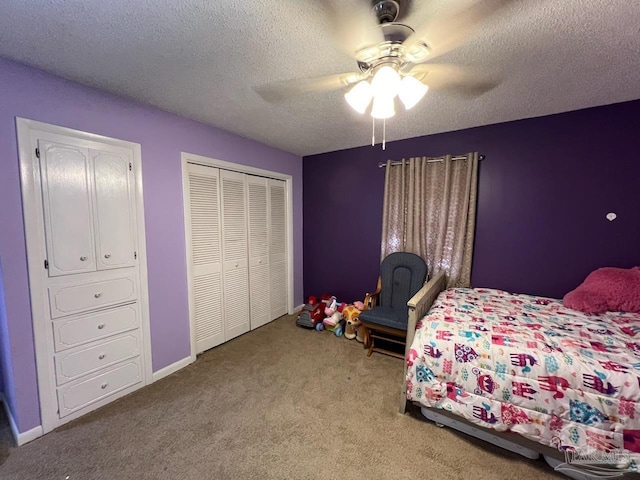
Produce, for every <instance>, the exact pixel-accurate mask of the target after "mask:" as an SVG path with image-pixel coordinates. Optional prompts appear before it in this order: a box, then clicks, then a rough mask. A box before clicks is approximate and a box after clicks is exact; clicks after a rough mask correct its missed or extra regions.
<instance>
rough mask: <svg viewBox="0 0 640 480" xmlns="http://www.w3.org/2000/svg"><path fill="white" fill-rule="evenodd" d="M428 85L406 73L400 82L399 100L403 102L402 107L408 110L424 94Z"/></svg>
mask: <svg viewBox="0 0 640 480" xmlns="http://www.w3.org/2000/svg"><path fill="white" fill-rule="evenodd" d="M427 90H429V87H428V86H427V85H425V84H424V83H422V82H421V81H420V80H418V79H417V78H415V77H412V76H410V75H407V76H406V77H404V78H403V79H402V81H401V82H400V92H399V93H398V95H399V96H400V100H402V103H403V104H404V108H406V109H407V110H410V109H411V108H413V107H414V106H415V105H416V104H417V103H418V102H419V101H420V100H422V97H424V96H425V94H426V93H427Z"/></svg>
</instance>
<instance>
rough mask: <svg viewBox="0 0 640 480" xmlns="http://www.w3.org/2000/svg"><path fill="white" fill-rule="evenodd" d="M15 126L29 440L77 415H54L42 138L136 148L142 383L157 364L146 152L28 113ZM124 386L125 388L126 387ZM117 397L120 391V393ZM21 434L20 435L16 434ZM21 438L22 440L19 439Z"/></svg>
mask: <svg viewBox="0 0 640 480" xmlns="http://www.w3.org/2000/svg"><path fill="white" fill-rule="evenodd" d="M16 129H17V137H18V157H19V160H20V183H21V187H22V213H23V218H24V230H25V240H26V247H27V267H28V273H29V290H30V297H31V318H32V325H33V337H34V348H35V356H36V373H37V377H38V396H39V402H40V422H41V425H40V426H38V427H36V429H37V431H36V429H34V432H33V433H32V434H30V436H29V438H26V439H24V442H22V443H25V442H27V441H31V440H33V439H34V438H37V437H39V436H40V435H42V434H44V433H47V432H49V431H51V430H53V429H54V428H56V427H58V426H60V425H62V424H64V423H66V422H68V421H70V420H72V419H74V418H76V417H78V416H79V415H81V414H82V413H81V412H80V413H79V414H78V415H73V414H72V415H69V416H67V417H64V418H63V419H60V418H58V416H57V415H56V411H57V405H58V400H57V397H56V385H55V381H54V379H55V366H54V365H53V363H54V361H53V358H54V357H53V355H54V346H53V336H52V334H51V324H50V319H49V315H48V314H47V311H48V308H49V305H48V301H47V290H46V279H47V278H48V277H47V271H46V270H45V268H44V260H45V259H46V258H47V250H46V243H45V238H44V237H45V235H44V231H45V230H44V218H43V214H42V189H41V179H40V160H39V158H38V157H37V156H36V148H37V147H38V139H39V138H40V139H42V138H45V139H50V140H53V141H64V138H63V137H72V138H73V139H74V142H77V143H78V144H79V145H82V146H86V147H87V148H96V146H97V147H98V148H99V145H100V144H102V145H104V144H107V145H109V146H111V147H114V148H123V149H127V150H130V151H132V153H133V155H132V159H131V162H132V168H133V173H134V180H133V185H134V188H135V198H136V209H135V217H136V222H135V227H136V233H137V240H138V245H137V250H136V251H137V254H138V259H137V260H138V269H139V285H140V292H139V297H138V303H139V308H140V322H141V329H142V330H141V331H142V336H143V339H142V345H143V350H144V354H143V355H142V359H143V362H144V371H143V377H144V378H143V380H144V382H143V384H144V385H148V384H150V383H151V382H152V381H153V366H152V363H151V327H150V322H149V291H148V280H147V247H146V237H145V224H144V202H143V192H142V156H141V147H140V144H138V143H133V142H128V141H125V140H118V139H115V138H111V137H105V136H102V135H97V134H93V133H88V132H84V131H81V130H74V129H71V128H67V127H60V126H57V125H51V124H48V123H43V122H37V121H35V120H29V119H25V118H20V117H16ZM127 391H128V390H125V391H124V392H127ZM116 398H117V397H116ZM113 399H114V397H110V398H109V399H106V400H104V401H99V402H96V403H95V404H94V405H95V406H96V407H98V406H101V405H102V404H106V403H109V402H110V401H113ZM18 440H20V439H18ZM18 443H21V442H20V441H19V442H18Z"/></svg>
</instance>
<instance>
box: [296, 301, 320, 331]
mask: <svg viewBox="0 0 640 480" xmlns="http://www.w3.org/2000/svg"><path fill="white" fill-rule="evenodd" d="M323 306H324V304H323V303H322V302H319V301H318V299H317V298H316V297H314V296H313V295H312V296H310V297H309V301H308V303H307V304H305V306H304V307H302V310H301V311H300V313H299V314H298V319H297V320H296V325H298V326H300V327H305V328H315V327H316V325H317V324H318V322H322V319H323V318H324V313H323V311H324V308H323Z"/></svg>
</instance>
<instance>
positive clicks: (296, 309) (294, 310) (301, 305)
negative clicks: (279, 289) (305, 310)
mask: <svg viewBox="0 0 640 480" xmlns="http://www.w3.org/2000/svg"><path fill="white" fill-rule="evenodd" d="M302 307H304V303H301V304H300V305H298V306H297V307H295V308H294V309H293V314H296V313H298V312H299V311H300V310H302Z"/></svg>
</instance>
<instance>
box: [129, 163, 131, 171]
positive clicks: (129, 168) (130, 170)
mask: <svg viewBox="0 0 640 480" xmlns="http://www.w3.org/2000/svg"><path fill="white" fill-rule="evenodd" d="M129 171H131V162H129Z"/></svg>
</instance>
